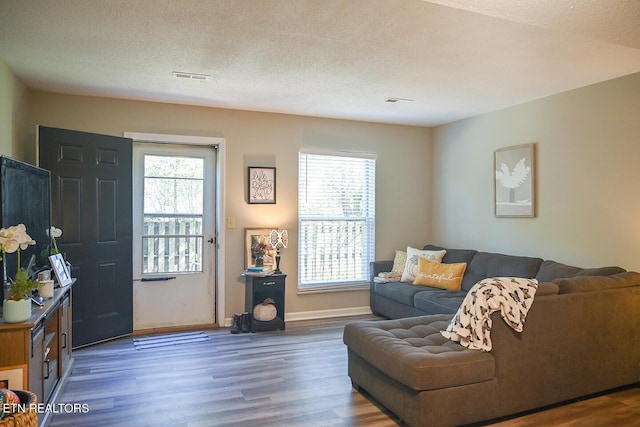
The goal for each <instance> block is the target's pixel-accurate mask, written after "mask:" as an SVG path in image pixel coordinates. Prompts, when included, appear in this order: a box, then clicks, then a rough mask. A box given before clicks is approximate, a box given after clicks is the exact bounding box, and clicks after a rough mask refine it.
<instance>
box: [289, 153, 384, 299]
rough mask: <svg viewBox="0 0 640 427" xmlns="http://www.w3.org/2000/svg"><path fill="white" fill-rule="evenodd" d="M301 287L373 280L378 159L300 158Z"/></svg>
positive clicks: (306, 155)
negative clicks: (370, 276) (371, 276)
mask: <svg viewBox="0 0 640 427" xmlns="http://www.w3.org/2000/svg"><path fill="white" fill-rule="evenodd" d="M298 175H299V176H298V178H299V179H298V182H299V190H298V242H299V243H298V244H299V248H298V274H299V277H298V287H299V289H301V290H317V289H320V288H324V287H335V286H345V285H347V286H348V285H357V284H362V283H366V282H368V280H369V277H368V276H369V262H370V261H372V260H373V257H374V248H375V158H374V157H373V156H367V155H352V154H331V155H327V154H313V153H300V154H299V167H298Z"/></svg>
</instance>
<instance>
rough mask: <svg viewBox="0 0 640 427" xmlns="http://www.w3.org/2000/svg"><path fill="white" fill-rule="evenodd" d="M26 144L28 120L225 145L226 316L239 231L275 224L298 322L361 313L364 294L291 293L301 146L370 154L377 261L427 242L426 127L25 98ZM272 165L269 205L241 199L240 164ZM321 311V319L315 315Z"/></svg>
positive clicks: (239, 294) (235, 290)
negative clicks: (283, 240)
mask: <svg viewBox="0 0 640 427" xmlns="http://www.w3.org/2000/svg"><path fill="white" fill-rule="evenodd" d="M29 117H30V120H31V123H30V124H29V129H30V135H29V139H28V141H29V144H30V145H33V144H35V142H34V141H35V126H36V125H37V124H40V125H46V126H53V127H60V128H67V129H75V130H82V131H87V132H95V133H102V134H108V135H116V136H122V135H123V133H124V132H143V133H166V134H178V135H194V136H215V137H223V138H225V139H226V172H227V173H226V188H225V190H226V203H227V205H226V215H227V216H232V217H235V219H236V228H235V229H226V230H224V232H226V242H227V247H226V249H225V256H226V283H225V289H226V305H225V307H226V316H227V318H228V317H229V316H230V315H231V314H232V313H233V312H237V311H241V310H242V309H243V305H244V302H243V301H244V299H243V298H244V286H243V281H242V279H241V278H240V273H241V272H242V270H243V267H244V265H243V263H244V247H243V244H244V243H243V242H244V230H243V228H244V227H271V226H280V227H284V228H287V229H289V230H290V231H292V233H291V234H290V247H289V248H287V249H285V250H284V251H283V253H282V263H281V269H282V270H283V271H284V272H285V273H287V274H288V277H287V295H286V304H287V311H288V312H289V313H291V314H292V315H293V314H294V313H296V314H297V315H298V317H305V316H310V315H313V316H315V315H318V313H315V312H316V311H325V312H326V311H329V312H331V310H334V313H341V312H342V310H347V311H348V310H349V309H353V308H366V307H368V305H369V294H368V291H350V292H340V293H321V294H312V295H298V294H297V293H296V284H297V263H296V262H297V261H296V260H297V256H296V252H297V249H296V247H297V234H296V231H295V230H296V228H297V154H298V151H299V150H300V148H302V147H305V148H306V147H316V148H323V149H333V150H346V151H362V152H370V153H376V154H377V156H378V160H377V165H376V167H377V171H376V179H377V192H376V198H377V210H376V223H377V226H376V257H377V258H379V259H381V258H387V259H389V258H392V257H393V253H394V250H395V249H396V248H402V247H406V246H407V245H408V244H411V245H422V244H423V242H424V241H425V240H426V238H427V236H428V212H429V198H430V194H429V193H430V188H431V183H430V173H429V168H428V165H429V163H430V160H429V159H430V137H431V130H430V129H427V128H420V127H409V126H395V125H384V124H375V123H365V122H356V121H344V120H331V119H322V118H310V117H302V116H292V115H282V114H268V113H257V112H249V111H238V110H225V109H216V108H204V107H193V106H184V105H175V104H161V103H151V102H139V101H125V100H118V99H107V98H95V97H82V96H71V95H59V94H53V93H46V92H32V93H31V97H30V115H29ZM247 166H275V167H277V204H275V205H248V204H247V203H246V202H245V188H246V167H247ZM320 315H321V314H320Z"/></svg>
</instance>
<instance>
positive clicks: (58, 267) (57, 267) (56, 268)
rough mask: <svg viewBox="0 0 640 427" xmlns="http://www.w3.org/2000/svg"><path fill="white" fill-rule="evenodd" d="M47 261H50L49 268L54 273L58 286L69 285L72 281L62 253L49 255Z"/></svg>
mask: <svg viewBox="0 0 640 427" xmlns="http://www.w3.org/2000/svg"><path fill="white" fill-rule="evenodd" d="M49 262H50V263H51V268H52V269H53V272H54V273H55V275H56V279H58V284H59V285H60V287H63V286H67V285H70V284H71V283H72V282H73V279H72V278H71V272H70V271H69V268H68V267H67V263H66V262H65V260H64V258H63V257H62V254H55V255H51V256H49Z"/></svg>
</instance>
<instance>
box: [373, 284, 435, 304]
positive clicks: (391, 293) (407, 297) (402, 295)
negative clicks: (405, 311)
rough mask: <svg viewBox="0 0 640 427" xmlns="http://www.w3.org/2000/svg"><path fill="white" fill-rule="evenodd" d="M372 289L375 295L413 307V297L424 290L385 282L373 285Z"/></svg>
mask: <svg viewBox="0 0 640 427" xmlns="http://www.w3.org/2000/svg"><path fill="white" fill-rule="evenodd" d="M373 289H374V292H375V293H376V295H380V296H383V297H386V298H389V299H390V300H393V301H397V302H400V303H402V304H405V305H408V306H411V307H413V297H414V295H415V294H417V293H418V292H420V291H422V290H424V288H423V287H422V286H414V285H412V284H411V283H401V282H387V283H374V284H373Z"/></svg>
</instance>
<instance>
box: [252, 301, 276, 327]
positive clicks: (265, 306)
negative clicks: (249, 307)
mask: <svg viewBox="0 0 640 427" xmlns="http://www.w3.org/2000/svg"><path fill="white" fill-rule="evenodd" d="M275 303H276V302H275V301H274V300H273V299H271V298H266V299H265V300H264V301H262V303H260V304H258V305H256V306H255V307H253V318H254V319H255V320H258V321H260V322H270V321H272V320H273V319H275V318H276V316H277V315H278V309H277V308H276V306H275Z"/></svg>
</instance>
